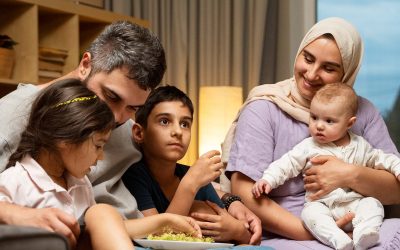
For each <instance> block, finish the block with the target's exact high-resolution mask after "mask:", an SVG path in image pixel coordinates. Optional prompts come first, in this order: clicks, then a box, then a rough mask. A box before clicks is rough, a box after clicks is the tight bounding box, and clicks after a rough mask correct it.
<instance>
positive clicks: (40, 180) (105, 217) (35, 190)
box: [0, 79, 200, 249]
mask: <svg viewBox="0 0 400 250" xmlns="http://www.w3.org/2000/svg"><path fill="white" fill-rule="evenodd" d="M114 126H115V120H114V115H113V113H112V111H111V110H110V109H109V108H108V106H107V105H106V104H105V103H104V102H103V101H101V100H100V99H99V98H98V97H97V96H96V95H95V94H94V93H93V92H92V91H90V90H89V89H87V88H86V87H85V86H84V85H83V84H82V82H81V81H79V80H76V79H65V80H61V81H59V82H57V83H54V84H52V85H51V86H49V87H47V88H46V89H44V90H43V91H42V92H41V93H40V94H39V96H38V97H37V98H36V100H35V101H34V103H33V105H32V110H31V113H30V117H29V120H28V124H27V126H26V129H25V131H24V132H23V133H22V136H21V141H20V143H19V146H18V148H17V150H16V151H15V152H14V153H13V154H12V155H11V156H10V158H9V162H8V164H7V170H6V171H4V172H3V173H2V174H1V175H0V201H3V202H9V203H14V204H18V205H22V206H25V207H31V208H39V209H53V210H54V209H55V210H57V209H59V210H62V211H64V212H67V213H68V214H70V215H71V216H72V218H70V217H68V218H62V219H61V220H64V221H70V222H69V224H74V223H75V224H76V220H74V218H75V219H79V222H80V224H83V221H84V218H83V215H84V214H85V212H86V210H87V209H88V208H89V207H91V206H93V205H95V201H94V195H93V191H92V186H91V183H90V181H89V179H88V178H87V177H86V174H87V173H88V172H89V171H90V168H91V166H94V165H96V163H97V161H98V160H102V159H103V148H104V145H105V143H106V142H107V140H108V138H109V136H110V133H111V130H112V129H113V128H114ZM85 219H86V223H87V232H88V234H89V235H90V238H91V241H92V243H93V247H94V248H96V249H105V248H108V249H109V248H110V247H112V248H114V249H133V244H132V242H131V240H130V238H133V237H141V236H144V235H146V234H148V233H156V232H158V231H160V230H161V229H162V228H161V227H163V226H167V225H170V224H171V225H170V226H171V228H173V229H176V230H177V231H184V232H195V231H197V234H196V235H200V233H199V227H198V226H197V225H196V224H195V222H194V221H193V220H191V219H188V218H184V217H177V216H174V215H163V216H161V217H156V218H155V219H154V218H153V219H152V220H153V221H152V223H149V222H146V221H143V220H131V221H125V222H124V221H122V218H121V216H120V215H119V214H118V213H117V211H116V210H115V209H113V208H112V207H110V206H108V205H104V204H101V205H97V206H94V207H92V208H91V209H90V210H89V211H88V213H87V215H86V218H85ZM99 219H101V223H99V222H98V221H99ZM138 224H139V225H138ZM54 228H58V227H56V226H54ZM73 228H75V230H74V232H73V233H74V234H76V235H78V234H79V231H80V229H79V227H78V225H77V224H76V225H75V226H73ZM47 229H48V230H50V231H54V230H53V228H52V227H51V226H50V227H47ZM105 232H107V237H104V235H105ZM74 245H75V242H72V246H74Z"/></svg>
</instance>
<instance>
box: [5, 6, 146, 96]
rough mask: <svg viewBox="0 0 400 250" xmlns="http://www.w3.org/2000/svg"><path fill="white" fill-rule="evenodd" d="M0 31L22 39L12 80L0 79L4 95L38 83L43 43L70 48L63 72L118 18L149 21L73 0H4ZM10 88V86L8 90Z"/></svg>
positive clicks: (59, 47)
mask: <svg viewBox="0 0 400 250" xmlns="http://www.w3.org/2000/svg"><path fill="white" fill-rule="evenodd" d="M0 13H1V15H0V34H7V35H9V36H10V37H12V38H13V39H14V40H15V41H17V42H18V45H16V46H15V52H16V62H15V65H14V70H13V74H12V77H11V79H0V88H2V90H3V91H1V90H0V93H1V94H4V92H5V91H7V90H9V89H12V87H11V88H10V86H9V85H13V84H14V85H16V84H18V83H20V82H25V83H37V82H38V64H39V62H38V57H39V54H38V53H39V50H38V48H39V46H45V47H51V48H57V49H63V50H68V57H67V59H66V62H65V65H64V69H63V74H66V73H68V72H70V71H71V70H72V69H74V68H75V67H76V66H77V65H78V63H79V59H80V54H81V53H82V52H83V51H84V50H85V49H86V48H87V46H88V45H89V44H90V43H91V42H92V41H93V39H94V38H95V37H96V36H97V35H98V34H99V33H100V31H101V30H102V29H103V28H104V27H105V26H106V25H108V24H110V23H111V22H113V21H117V20H129V21H131V22H134V23H137V24H139V25H142V26H146V27H148V26H149V23H148V21H146V20H142V19H137V18H133V17H130V16H125V15H121V14H118V13H113V12H110V11H106V10H102V9H98V8H94V7H89V6H85V5H80V4H77V3H75V2H74V1H72V0H1V1H0ZM5 88H6V89H5Z"/></svg>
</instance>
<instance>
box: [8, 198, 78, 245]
mask: <svg viewBox="0 0 400 250" xmlns="http://www.w3.org/2000/svg"><path fill="white" fill-rule="evenodd" d="M0 209H2V210H3V209H4V210H3V212H5V211H7V212H6V213H2V214H3V215H8V216H3V218H2V219H3V221H4V222H5V223H6V224H9V225H16V226H31V227H38V228H42V229H45V230H48V231H51V232H55V233H59V234H61V235H64V236H65V237H66V238H67V239H68V240H69V242H70V245H71V248H74V247H75V246H76V242H77V239H78V237H79V233H80V229H79V224H78V222H77V220H76V219H75V218H74V217H73V216H72V215H69V214H67V213H65V212H63V211H61V210H60V209H57V208H26V207H21V206H17V205H13V204H9V203H6V202H0Z"/></svg>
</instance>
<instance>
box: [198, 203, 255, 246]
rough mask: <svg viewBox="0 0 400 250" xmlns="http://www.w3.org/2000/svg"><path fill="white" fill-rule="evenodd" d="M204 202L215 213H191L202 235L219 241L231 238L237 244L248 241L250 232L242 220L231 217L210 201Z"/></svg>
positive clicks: (226, 240)
mask: <svg viewBox="0 0 400 250" xmlns="http://www.w3.org/2000/svg"><path fill="white" fill-rule="evenodd" d="M206 203H207V205H208V206H210V207H211V208H212V209H213V210H214V211H215V213H216V215H213V214H205V213H197V212H195V213H192V214H191V216H192V217H193V218H195V219H196V220H198V224H199V225H200V228H201V229H202V232H203V235H204V236H208V237H212V238H214V239H215V240H216V241H220V242H228V241H231V240H234V241H236V242H238V243H239V244H248V243H249V242H250V238H251V233H250V231H249V230H247V228H246V226H245V223H244V222H243V221H240V220H237V219H235V218H233V217H232V216H231V215H230V214H229V213H228V212H227V211H226V210H225V209H222V208H220V207H219V206H217V205H216V204H214V203H212V202H209V201H207V202H206Z"/></svg>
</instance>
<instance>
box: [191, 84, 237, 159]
mask: <svg viewBox="0 0 400 250" xmlns="http://www.w3.org/2000/svg"><path fill="white" fill-rule="evenodd" d="M242 103H243V95H242V88H241V87H234V86H202V87H200V97H199V155H202V154H204V153H206V152H207V151H210V150H213V149H216V150H219V151H220V150H221V143H222V142H223V140H224V138H225V135H226V133H227V132H228V129H229V127H230V125H231V124H232V122H233V119H234V118H235V117H236V114H237V112H238V111H239V108H240V107H241V105H242Z"/></svg>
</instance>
